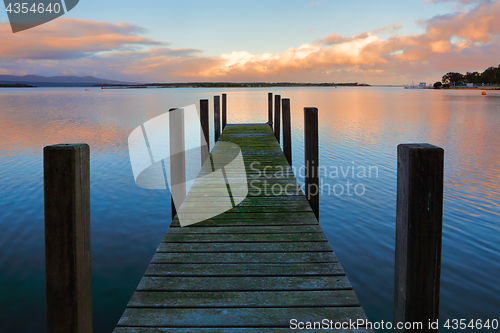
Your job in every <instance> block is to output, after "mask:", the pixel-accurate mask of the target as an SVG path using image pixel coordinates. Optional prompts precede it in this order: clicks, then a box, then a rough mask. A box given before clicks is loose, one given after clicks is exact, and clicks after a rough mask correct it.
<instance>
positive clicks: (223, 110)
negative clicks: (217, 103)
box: [222, 94, 227, 130]
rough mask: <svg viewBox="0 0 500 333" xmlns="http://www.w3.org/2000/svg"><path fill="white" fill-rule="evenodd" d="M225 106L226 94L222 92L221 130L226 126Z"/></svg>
mask: <svg viewBox="0 0 500 333" xmlns="http://www.w3.org/2000/svg"><path fill="white" fill-rule="evenodd" d="M226 107H227V95H226V94H222V130H224V128H226V123H227V114H226V112H227V110H226Z"/></svg>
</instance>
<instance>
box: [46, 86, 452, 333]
mask: <svg viewBox="0 0 500 333" xmlns="http://www.w3.org/2000/svg"><path fill="white" fill-rule="evenodd" d="M274 97H275V105H274V107H275V109H274V113H273V110H272V107H273V103H272V101H273V95H272V93H269V94H268V107H269V110H268V122H267V123H266V124H242V125H234V124H233V125H229V124H227V117H226V107H227V99H226V98H227V97H226V94H222V110H221V108H220V97H219V96H214V132H215V138H216V141H217V143H216V145H215V147H214V148H213V150H212V152H211V154H209V152H208V145H207V142H208V133H209V128H208V126H209V121H208V100H201V101H200V125H201V128H202V134H203V137H204V138H203V139H202V140H201V147H202V149H201V160H202V161H204V162H205V163H203V166H202V168H201V171H200V173H199V175H198V177H197V179H196V180H195V181H194V183H193V185H192V187H191V189H190V191H189V193H188V195H187V197H186V193H185V190H186V188H185V186H179V185H181V184H183V183H185V180H186V179H185V172H183V170H184V168H185V161H184V159H183V158H182V157H181V158H178V159H177V160H175V161H173V160H172V159H171V160H170V163H171V165H170V166H171V167H170V169H171V179H172V184H174V185H172V186H171V189H172V187H177V188H180V189H181V191H180V192H181V193H180V196H177V194H175V197H174V195H172V197H173V201H172V208H173V209H172V213H173V215H174V216H173V219H172V223H171V226H170V228H169V230H168V231H167V233H166V235H165V237H164V238H163V241H162V242H161V244H160V245H159V247H158V249H157V251H156V254H155V256H154V257H153V260H152V261H151V264H150V265H149V267H148V269H147V271H146V273H145V274H144V277H143V278H142V280H141V282H140V284H139V286H138V287H137V290H136V292H135V293H134V294H133V296H132V298H131V300H130V302H129V303H128V305H127V307H126V309H125V312H124V313H123V315H122V317H121V319H120V320H119V322H118V325H117V327H116V328H115V330H114V332H116V333H131V332H220V333H226V332H288V331H290V330H299V331H302V332H318V331H328V332H373V330H372V329H371V328H372V326H373V327H375V328H376V326H375V325H372V324H373V323H370V322H367V321H368V319H367V317H366V314H365V312H364V310H363V308H362V307H361V306H360V304H359V300H358V299H357V297H356V294H355V293H354V290H353V289H352V286H351V284H350V283H349V281H348V280H347V278H346V275H345V272H344V270H343V268H342V266H341V265H340V263H339V262H338V260H337V258H336V256H335V254H334V253H333V251H332V247H331V246H330V244H329V243H328V240H327V238H326V236H325V234H324V233H323V231H322V229H321V227H320V225H319V223H318V217H319V195H318V192H319V191H318V185H319V179H318V163H319V152H318V109H317V108H307V107H306V108H304V145H305V146H304V156H305V161H304V164H305V174H306V176H305V188H304V192H305V193H304V192H302V190H301V188H300V187H299V184H298V182H297V179H296V178H295V176H294V174H293V172H292V168H291V167H290V165H292V149H291V122H290V100H289V99H288V98H283V99H281V96H279V95H277V96H274ZM281 106H282V108H281ZM172 110H176V109H172ZM221 111H222V112H221ZM221 113H222V114H221ZM281 115H282V117H281ZM170 116H171V120H172V119H175V121H183V120H182V119H183V116H180V117H179V116H178V113H175V115H174V113H171V114H170ZM273 116H274V117H273ZM177 118H178V119H177ZM221 119H222V127H221ZM281 123H282V125H283V126H282V129H283V136H282V139H283V142H282V143H283V151H282V150H281V147H280V144H279V141H280V138H281V135H280V127H281V126H280V125H281ZM173 124H175V123H172V122H171V123H170V131H169V132H170V152H172V151H175V152H181V151H182V153H181V156H183V154H184V152H183V150H184V148H183V146H182V145H183V141H182V140H177V138H181V137H182V138H183V137H184V130H183V129H184V126H183V125H173ZM221 130H222V135H221V134H220V131H221ZM143 131H144V129H143ZM172 139H174V140H172ZM203 147H205V148H206V149H205V148H203ZM235 147H236V148H235ZM235 149H236V150H238V157H237V158H238V159H239V160H238V161H239V163H240V164H239V165H237V166H236V167H234V163H233V162H234V160H235V157H234V156H235ZM149 153H150V155H151V150H150V151H149ZM151 156H152V155H151ZM173 156H177V153H174V155H173ZM152 160H153V158H152ZM162 163H163V162H162ZM228 165H231V167H229V166H228ZM172 170H173V171H175V172H173V173H172ZM397 172H398V188H397V190H398V191H397V215H396V249H395V250H396V251H395V252H396V257H395V261H396V265H395V275H394V317H393V319H394V326H393V329H394V332H413V331H415V329H414V327H411V326H412V325H411V324H412V323H419V322H420V323H427V322H429V323H430V322H436V321H437V319H438V318H439V289H440V271H441V239H442V212H443V177H444V151H443V149H441V148H439V147H436V146H432V145H430V144H418V143H417V144H401V145H399V146H398V171H397ZM214 174H218V177H219V179H217V178H216V177H213V175H214ZM222 175H223V178H222ZM174 179H175V180H174ZM179 179H181V181H178V180H179ZM221 180H222V182H221ZM221 184H222V186H221ZM315 187H316V191H313V190H314V188H315ZM242 189H244V190H245V191H244V194H243V195H242V194H241V193H242ZM171 192H172V193H175V191H174V190H172V191H171ZM178 197H181V198H182V200H181V201H180V202H182V205H180V207H179V209H178V211H177V210H176V209H175V207H174V201H176V200H175V198H178ZM228 198H230V199H231V200H230V201H228ZM44 200H45V206H44V208H45V243H46V246H45V247H46V249H45V250H46V290H47V292H46V297H47V332H48V333H55V332H75V333H91V332H92V306H91V302H92V301H91V298H92V288H91V279H90V277H91V270H90V267H91V266H90V148H89V146H88V145H87V144H60V145H53V146H47V147H45V148H44ZM221 207H224V209H221ZM179 217H180V219H179ZM194 222H196V223H194ZM181 225H183V226H184V227H181ZM398 323H399V324H402V323H406V324H410V326H407V325H406V324H405V325H400V326H398V325H397V324H398ZM436 326H437V325H436ZM332 328H333V329H332ZM424 329H425V330H426V331H435V332H437V331H438V328H437V327H433V328H430V327H429V328H428V329H427V328H424Z"/></svg>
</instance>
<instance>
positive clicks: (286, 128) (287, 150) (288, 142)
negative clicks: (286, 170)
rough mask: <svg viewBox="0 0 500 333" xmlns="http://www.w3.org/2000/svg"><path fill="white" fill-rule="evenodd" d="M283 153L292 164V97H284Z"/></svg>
mask: <svg viewBox="0 0 500 333" xmlns="http://www.w3.org/2000/svg"><path fill="white" fill-rule="evenodd" d="M281 102H282V103H283V110H282V112H283V153H284V154H285V157H286V159H287V160H288V164H290V165H292V125H291V119H290V99H289V98H283V99H282V100H281Z"/></svg>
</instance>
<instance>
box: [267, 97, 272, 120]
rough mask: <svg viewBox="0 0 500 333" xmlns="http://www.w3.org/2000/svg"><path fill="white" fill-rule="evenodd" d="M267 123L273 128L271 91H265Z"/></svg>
mask: <svg viewBox="0 0 500 333" xmlns="http://www.w3.org/2000/svg"><path fill="white" fill-rule="evenodd" d="M267 123H268V124H269V126H271V129H272V128H273V93H272V92H270V93H267Z"/></svg>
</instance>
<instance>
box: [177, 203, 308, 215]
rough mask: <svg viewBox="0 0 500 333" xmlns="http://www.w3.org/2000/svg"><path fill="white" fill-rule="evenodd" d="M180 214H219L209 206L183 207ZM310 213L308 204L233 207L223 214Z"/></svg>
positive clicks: (215, 208) (218, 209)
mask: <svg viewBox="0 0 500 333" xmlns="http://www.w3.org/2000/svg"><path fill="white" fill-rule="evenodd" d="M179 211H180V212H185V211H188V212H193V213H194V212H196V213H217V212H220V208H219V207H214V206H213V204H212V205H211V206H210V205H183V206H182V207H181V208H180V210H179ZM303 212H312V209H311V206H310V205H309V204H304V205H301V206H299V205H295V206H285V205H283V206H254V207H238V206H236V207H233V208H231V209H230V210H228V211H226V212H224V213H289V214H294V213H303Z"/></svg>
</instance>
